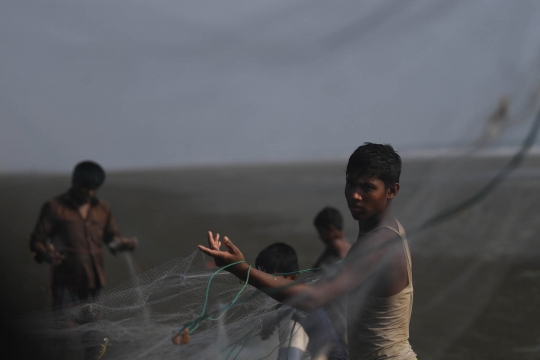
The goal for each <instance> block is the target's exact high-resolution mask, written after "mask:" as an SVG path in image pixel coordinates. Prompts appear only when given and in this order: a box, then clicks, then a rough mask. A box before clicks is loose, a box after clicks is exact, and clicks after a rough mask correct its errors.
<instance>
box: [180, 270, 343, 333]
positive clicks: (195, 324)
mask: <svg viewBox="0 0 540 360" xmlns="http://www.w3.org/2000/svg"><path fill="white" fill-rule="evenodd" d="M342 261H343V260H340V261H338V262H337V264H339V263H341V262H342ZM245 262H246V261H245V260H241V261H237V262H234V263H232V264H229V265H225V266H223V267H221V268H219V269H218V270H216V271H215V272H214V273H213V274H212V275H211V276H210V279H208V284H207V285H206V294H205V297H204V304H203V308H202V312H201V313H202V314H201V315H200V316H199V317H198V318H196V319H195V320H193V321H191V322H189V323H187V324H185V325H184V326H182V327H181V328H180V329H179V331H183V330H184V329H185V328H187V329H188V331H189V333H190V334H191V333H193V332H194V331H195V330H197V328H198V327H199V325H200V324H201V322H202V321H203V320H213V321H216V320H219V319H221V317H222V316H223V315H224V314H225V312H226V311H227V310H229V309H230V308H231V307H233V306H234V305H235V304H236V302H237V301H238V298H239V297H240V295H241V294H242V293H243V292H244V290H245V289H246V287H247V285H248V283H249V276H250V273H251V268H252V266H251V265H249V267H248V271H247V276H246V281H245V282H244V286H242V288H241V289H240V290H239V291H238V294H236V296H235V298H234V299H233V301H232V302H231V303H230V304H229V305H227V306H226V307H225V309H223V308H220V309H217V310H214V311H212V312H210V313H208V314H206V313H205V311H206V307H207V305H208V297H209V294H210V285H211V283H212V280H213V279H214V277H215V276H216V275H217V274H219V273H220V272H222V271H223V270H225V269H227V268H229V267H231V266H234V265H238V264H241V263H245ZM320 269H321V268H320V267H319V268H311V269H304V270H298V271H292V272H288V273H276V274H272V275H274V276H289V275H295V274H304V273H308V272H315V271H318V270H320ZM218 311H221V315H219V316H218V317H216V318H214V317H212V316H211V315H212V314H213V313H215V312H218Z"/></svg>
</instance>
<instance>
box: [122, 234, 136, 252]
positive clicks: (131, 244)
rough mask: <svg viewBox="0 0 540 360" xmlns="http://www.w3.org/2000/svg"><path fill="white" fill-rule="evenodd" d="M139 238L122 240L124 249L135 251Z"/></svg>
mask: <svg viewBox="0 0 540 360" xmlns="http://www.w3.org/2000/svg"><path fill="white" fill-rule="evenodd" d="M137 243H138V240H137V238H135V237H134V238H126V237H125V238H122V249H125V250H129V251H134V250H135V249H136V248H137Z"/></svg>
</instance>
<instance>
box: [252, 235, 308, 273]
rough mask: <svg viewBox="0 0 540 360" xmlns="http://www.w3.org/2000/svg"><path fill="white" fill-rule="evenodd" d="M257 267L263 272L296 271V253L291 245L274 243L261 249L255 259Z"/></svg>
mask: <svg viewBox="0 0 540 360" xmlns="http://www.w3.org/2000/svg"><path fill="white" fill-rule="evenodd" d="M255 266H256V267H257V269H259V270H261V271H264V272H265V273H268V274H272V273H280V274H286V273H292V272H296V271H298V255H297V254H296V251H295V250H294V249H293V247H292V246H290V245H287V244H285V243H283V242H277V243H274V244H272V245H270V246H268V247H267V248H265V249H264V250H262V251H261V252H260V253H259V255H258V256H257V259H255Z"/></svg>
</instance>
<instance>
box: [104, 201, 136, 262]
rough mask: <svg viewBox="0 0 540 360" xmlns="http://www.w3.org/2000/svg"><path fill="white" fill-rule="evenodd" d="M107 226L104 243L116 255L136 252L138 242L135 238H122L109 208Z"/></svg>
mask: <svg viewBox="0 0 540 360" xmlns="http://www.w3.org/2000/svg"><path fill="white" fill-rule="evenodd" d="M107 212H108V217H107V224H106V225H105V231H104V232H103V242H104V243H105V245H107V246H108V248H109V250H110V251H111V252H112V253H113V254H116V253H117V252H120V251H125V250H131V251H133V250H135V248H136V246H137V240H136V239H135V238H125V237H122V234H121V233H120V230H118V226H117V225H116V221H115V220H114V216H113V214H112V212H111V209H110V208H109V207H108V206H107Z"/></svg>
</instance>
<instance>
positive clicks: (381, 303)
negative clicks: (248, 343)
mask: <svg viewBox="0 0 540 360" xmlns="http://www.w3.org/2000/svg"><path fill="white" fill-rule="evenodd" d="M400 173H401V158H400V157H399V155H398V154H397V153H396V152H395V151H394V149H393V148H392V146H390V145H382V144H373V143H364V144H363V145H361V146H360V147H358V148H357V149H356V150H355V151H354V152H353V154H352V155H351V156H350V158H349V162H348V164H347V169H346V174H345V180H346V183H345V200H346V201H347V206H348V207H349V210H350V213H351V215H352V217H353V218H354V219H355V220H356V221H357V222H358V238H357V240H356V242H355V243H354V244H353V245H352V247H351V249H350V250H349V252H348V253H347V256H346V257H345V259H344V260H343V262H342V263H341V269H340V271H339V274H337V275H336V276H334V277H332V278H331V279H329V280H327V281H321V282H318V283H317V284H314V285H308V284H298V283H294V282H292V280H290V279H285V278H283V277H279V278H278V277H275V276H273V275H271V274H267V273H265V272H263V271H260V270H257V269H253V268H251V269H250V270H249V266H248V265H247V264H246V263H245V262H243V263H239V264H237V265H234V266H231V267H229V268H227V270H228V271H230V272H231V273H233V274H234V275H236V276H237V277H238V278H240V279H246V276H247V272H248V271H250V277H249V283H250V284H251V285H253V286H255V287H256V288H258V289H261V290H262V291H265V292H266V293H267V294H268V295H270V296H272V297H273V298H274V299H276V300H278V301H280V302H283V303H285V304H287V305H289V306H292V307H294V308H296V309H300V310H303V311H314V310H316V309H318V308H321V307H323V306H324V305H326V304H328V303H330V302H332V301H334V300H336V299H338V298H340V297H342V296H347V320H348V324H347V334H348V342H349V353H350V358H351V359H368V360H369V359H400V360H412V359H415V358H416V354H415V353H414V351H413V349H412V347H411V345H410V344H409V322H410V318H411V312H412V302H413V283H412V271H411V258H410V254H409V247H408V244H407V240H406V238H405V231H404V230H403V227H402V226H401V224H400V223H399V222H398V221H397V220H396V219H395V218H394V217H393V216H392V212H391V208H392V201H393V200H394V198H395V197H396V195H397V194H398V192H399V189H400V184H399V176H400ZM221 243H222V242H221V241H220V237H219V234H217V235H216V236H214V235H213V233H212V232H208V247H205V246H202V245H199V249H200V250H201V251H202V252H204V253H205V254H208V255H210V256H212V257H214V260H215V262H216V265H218V266H223V265H227V264H232V263H234V262H237V261H243V260H244V256H243V255H242V252H241V251H240V249H238V247H236V246H235V245H234V244H233V243H232V241H231V240H230V239H229V238H227V237H225V238H224V239H223V243H224V245H225V247H226V249H225V250H224V251H222V250H220V247H221Z"/></svg>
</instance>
